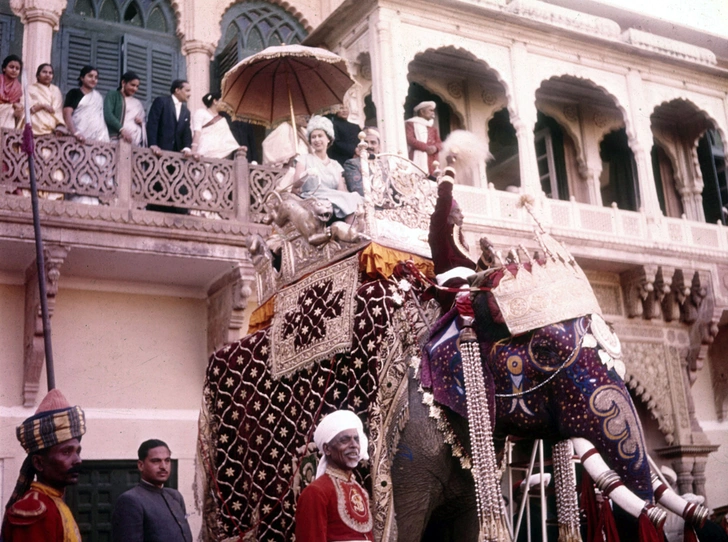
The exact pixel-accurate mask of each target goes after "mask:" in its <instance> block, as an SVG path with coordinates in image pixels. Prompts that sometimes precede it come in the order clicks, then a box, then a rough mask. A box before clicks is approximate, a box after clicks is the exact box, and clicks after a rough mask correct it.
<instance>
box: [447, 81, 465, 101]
mask: <svg viewBox="0 0 728 542" xmlns="http://www.w3.org/2000/svg"><path fill="white" fill-rule="evenodd" d="M447 93H448V94H449V95H450V96H451V97H453V98H455V99H457V100H459V99H460V98H462V97H463V82H462V81H448V83H447Z"/></svg>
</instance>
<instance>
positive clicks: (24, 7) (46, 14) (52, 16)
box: [10, 0, 67, 82]
mask: <svg viewBox="0 0 728 542" xmlns="http://www.w3.org/2000/svg"><path fill="white" fill-rule="evenodd" d="M66 5H67V2H66V0H10V7H11V8H12V10H13V13H15V14H16V15H17V16H18V17H20V22H22V23H23V25H24V26H25V28H24V30H23V67H24V69H25V73H26V74H27V77H28V78H29V79H30V81H31V82H32V81H35V70H36V69H37V68H38V66H40V65H41V64H43V63H44V62H50V61H51V46H52V44H53V31H54V30H55V31H57V30H58V22H59V21H60V19H61V13H63V10H64V9H66Z"/></svg>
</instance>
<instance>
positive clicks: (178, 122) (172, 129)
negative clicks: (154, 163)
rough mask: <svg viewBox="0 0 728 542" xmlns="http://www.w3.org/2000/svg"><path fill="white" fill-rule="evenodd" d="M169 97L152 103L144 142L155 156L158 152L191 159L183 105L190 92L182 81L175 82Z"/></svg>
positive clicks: (189, 133) (186, 109)
mask: <svg viewBox="0 0 728 542" xmlns="http://www.w3.org/2000/svg"><path fill="white" fill-rule="evenodd" d="M169 92H170V96H159V97H157V98H155V99H154V102H152V107H151V108H150V109H149V118H148V119H147V142H148V143H149V148H150V149H152V152H154V154H156V155H157V156H160V155H161V154H162V151H173V152H181V153H182V154H184V155H185V156H186V157H187V156H191V155H192V149H191V147H192V130H191V128H190V119H191V115H190V110H189V109H188V108H187V101H188V100H189V99H190V94H191V93H192V88H191V87H190V84H189V83H188V82H187V81H185V80H184V79H175V80H174V81H172V86H171V87H170V89H169Z"/></svg>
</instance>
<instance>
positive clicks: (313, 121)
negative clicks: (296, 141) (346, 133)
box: [306, 115, 334, 141]
mask: <svg viewBox="0 0 728 542" xmlns="http://www.w3.org/2000/svg"><path fill="white" fill-rule="evenodd" d="M314 130H323V131H324V132H325V133H326V135H327V136H329V139H330V140H331V141H333V140H334V123H333V122H331V121H330V120H329V119H327V118H326V117H322V116H321V115H314V116H313V117H311V118H310V119H309V120H308V125H306V138H307V139H309V140H310V139H311V132H313V131H314Z"/></svg>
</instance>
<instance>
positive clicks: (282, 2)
mask: <svg viewBox="0 0 728 542" xmlns="http://www.w3.org/2000/svg"><path fill="white" fill-rule="evenodd" d="M175 1H179V0H175ZM265 2H267V3H269V4H273V5H276V6H278V7H280V8H283V9H284V10H286V11H287V12H288V13H290V14H291V15H293V16H294V17H295V18H296V19H297V20H298V22H300V23H301V25H303V27H304V28H305V29H306V32H307V33H309V34H310V33H311V31H313V26H312V25H311V23H310V22H309V20H308V18H307V17H306V16H305V15H304V14H303V13H302V12H301V11H299V9H298V8H297V7H296V6H294V5H293V4H291V3H290V2H286V0H265ZM242 3H243V2H242V1H240V0H225V1H224V2H222V3H221V4H220V7H221V8H222V9H221V10H220V13H219V17H218V18H217V24H218V26H219V25H220V24H221V23H222V19H223V17H224V16H225V13H227V11H228V10H229V9H230V8H231V7H233V6H234V5H235V4H242Z"/></svg>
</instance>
